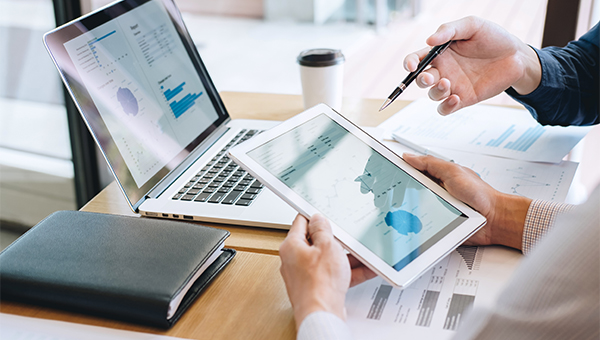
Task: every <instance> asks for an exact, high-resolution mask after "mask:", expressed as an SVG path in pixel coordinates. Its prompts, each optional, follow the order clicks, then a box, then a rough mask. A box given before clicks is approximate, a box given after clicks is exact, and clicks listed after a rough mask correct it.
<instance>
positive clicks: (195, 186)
mask: <svg viewBox="0 0 600 340" xmlns="http://www.w3.org/2000/svg"><path fill="white" fill-rule="evenodd" d="M205 185H206V184H202V183H198V184H196V185H194V186H193V187H192V189H202V188H204V186H205Z"/></svg>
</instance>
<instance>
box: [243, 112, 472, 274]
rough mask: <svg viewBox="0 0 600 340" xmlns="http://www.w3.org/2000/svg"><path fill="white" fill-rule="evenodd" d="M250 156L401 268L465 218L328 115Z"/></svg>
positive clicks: (312, 120) (316, 119)
mask: <svg viewBox="0 0 600 340" xmlns="http://www.w3.org/2000/svg"><path fill="white" fill-rule="evenodd" d="M247 154H248V156H250V157H251V158H252V159H254V160H255V161H256V162H257V163H259V164H260V165H261V166H262V167H264V168H265V169H266V170H267V171H269V172H270V173H271V174H273V175H274V176H276V177H277V178H278V179H279V180H281V181H282V182H283V183H284V184H285V185H286V186H288V187H289V188H290V189H292V190H293V191H294V192H295V193H296V194H298V195H300V196H301V197H302V198H304V199H305V200H306V201H307V202H309V203H310V204H311V205H312V206H313V207H315V208H317V209H318V210H319V211H320V212H321V213H323V214H324V215H325V216H326V217H327V218H329V219H330V220H331V221H333V222H334V223H335V224H337V225H338V226H340V227H341V228H343V229H344V230H345V231H346V232H347V233H349V234H350V235H351V236H352V237H354V238H355V239H356V240H358V241H359V242H361V243H362V244H363V245H364V246H366V247H367V248H369V249H370V250H371V251H372V252H373V253H375V254H376V255H377V256H379V257H380V258H381V259H382V260H384V261H385V262H386V263H387V264H389V265H390V266H393V267H394V268H395V269H396V270H400V269H402V268H404V267H405V266H406V265H407V264H408V263H410V262H411V261H412V260H414V259H415V258H416V257H417V256H419V255H420V254H422V253H423V252H424V251H426V250H427V249H428V248H430V247H431V246H432V245H433V244H435V243H436V242H437V241H439V240H440V239H442V238H443V237H444V236H445V235H447V234H448V233H450V232H451V231H452V230H454V229H455V228H456V227H458V226H459V225H460V224H461V223H463V222H464V221H465V220H466V216H464V215H463V214H462V213H461V212H460V211H459V210H458V209H456V208H455V207H453V206H452V205H450V204H449V203H448V202H446V201H445V200H444V199H442V198H441V197H440V196H438V195H437V194H435V193H434V192H433V191H431V190H429V189H428V188H427V187H425V186H424V185H423V184H421V183H420V182H419V181H417V180H416V179H414V178H413V177H412V176H410V175H409V174H408V173H406V172H404V170H402V169H400V168H399V167H398V166H397V165H395V164H394V163H392V162H391V161H390V160H388V159H387V158H385V157H384V156H382V155H381V154H380V153H378V152H377V151H375V150H374V149H373V148H371V147H370V146H369V145H368V144H366V143H365V142H363V141H362V140H360V139H359V138H358V137H356V136H354V135H353V134H351V133H349V132H348V130H346V129H345V128H343V127H342V126H341V125H339V124H338V123H337V122H336V121H334V120H332V119H331V118H329V117H328V116H327V115H325V114H321V115H319V116H317V117H315V118H313V119H311V120H309V121H307V122H305V123H304V124H302V125H299V126H297V127H295V128H294V129H292V130H290V131H288V132H286V133H285V134H282V135H280V136H278V137H277V138H274V139H273V140H270V141H269V142H267V143H265V144H263V145H261V146H259V147H257V148H255V149H253V150H251V151H249V152H247Z"/></svg>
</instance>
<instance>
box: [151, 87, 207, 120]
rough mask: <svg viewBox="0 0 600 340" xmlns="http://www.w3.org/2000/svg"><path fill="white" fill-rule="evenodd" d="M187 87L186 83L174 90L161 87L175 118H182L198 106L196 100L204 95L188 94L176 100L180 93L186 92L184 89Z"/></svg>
mask: <svg viewBox="0 0 600 340" xmlns="http://www.w3.org/2000/svg"><path fill="white" fill-rule="evenodd" d="M185 86H186V82H185V81H184V82H182V83H181V84H179V85H177V86H176V87H174V88H165V86H164V85H161V86H160V89H161V91H163V95H164V96H165V99H166V100H167V101H168V102H169V107H170V108H171V112H172V113H173V115H174V116H175V118H179V117H181V115H183V114H184V113H185V112H186V111H188V110H189V109H190V108H191V107H193V106H194V105H195V104H196V100H197V99H198V98H200V96H201V95H202V94H203V92H202V91H200V92H198V93H187V94H185V95H184V96H183V97H181V99H179V100H175V99H174V98H175V97H177V96H178V95H179V94H180V93H182V92H184V87H185Z"/></svg>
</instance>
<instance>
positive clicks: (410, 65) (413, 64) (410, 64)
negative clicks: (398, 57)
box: [403, 47, 429, 72]
mask: <svg viewBox="0 0 600 340" xmlns="http://www.w3.org/2000/svg"><path fill="white" fill-rule="evenodd" d="M427 53H429V47H425V48H422V49H420V50H418V51H416V52H413V53H411V54H409V55H407V56H406V58H404V64H403V65H404V69H405V70H407V71H408V72H414V71H416V70H417V66H419V62H420V61H421V59H423V58H425V56H426V55H427Z"/></svg>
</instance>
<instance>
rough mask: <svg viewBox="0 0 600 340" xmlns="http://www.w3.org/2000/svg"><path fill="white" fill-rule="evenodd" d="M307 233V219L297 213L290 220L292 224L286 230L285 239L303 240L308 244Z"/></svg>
mask: <svg viewBox="0 0 600 340" xmlns="http://www.w3.org/2000/svg"><path fill="white" fill-rule="evenodd" d="M307 235H308V220H307V219H306V217H304V216H302V215H300V214H298V215H296V218H295V219H294V222H292V226H291V227H290V231H288V234H287V237H286V239H289V240H296V241H299V240H301V241H303V242H305V243H306V244H308V240H307V239H306V237H307Z"/></svg>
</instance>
